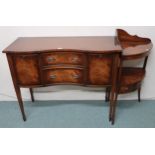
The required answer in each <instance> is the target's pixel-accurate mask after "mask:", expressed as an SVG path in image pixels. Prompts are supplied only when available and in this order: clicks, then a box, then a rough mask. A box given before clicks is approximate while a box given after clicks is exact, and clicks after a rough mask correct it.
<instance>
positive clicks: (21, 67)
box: [14, 54, 40, 85]
mask: <svg viewBox="0 0 155 155" xmlns="http://www.w3.org/2000/svg"><path fill="white" fill-rule="evenodd" d="M14 64H15V70H16V74H17V79H18V84H19V85H38V84H40V77H39V63H38V55H37V54H28V55H16V56H14Z"/></svg>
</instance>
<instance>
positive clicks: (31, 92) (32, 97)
mask: <svg viewBox="0 0 155 155" xmlns="http://www.w3.org/2000/svg"><path fill="white" fill-rule="evenodd" d="M29 90H30V95H31V101H32V102H34V101H35V100H34V95H33V89H32V88H30V89H29Z"/></svg>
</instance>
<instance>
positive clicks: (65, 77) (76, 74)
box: [43, 68, 83, 84]
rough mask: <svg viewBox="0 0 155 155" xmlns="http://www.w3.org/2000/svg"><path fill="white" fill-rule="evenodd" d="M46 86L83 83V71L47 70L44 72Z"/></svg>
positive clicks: (66, 69)
mask: <svg viewBox="0 0 155 155" xmlns="http://www.w3.org/2000/svg"><path fill="white" fill-rule="evenodd" d="M43 75H44V84H56V83H81V84H82V83H83V70H82V69H68V68H58V69H46V70H43Z"/></svg>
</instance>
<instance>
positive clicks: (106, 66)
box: [88, 54, 113, 85]
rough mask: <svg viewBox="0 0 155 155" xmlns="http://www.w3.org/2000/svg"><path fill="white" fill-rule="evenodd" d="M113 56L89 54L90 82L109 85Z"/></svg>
mask: <svg viewBox="0 0 155 155" xmlns="http://www.w3.org/2000/svg"><path fill="white" fill-rule="evenodd" d="M112 60H113V57H112V56H104V55H100V54H99V55H98V54H96V55H89V67H88V68H89V71H88V72H89V74H88V78H89V82H90V84H93V85H109V84H110V83H111V68H112Z"/></svg>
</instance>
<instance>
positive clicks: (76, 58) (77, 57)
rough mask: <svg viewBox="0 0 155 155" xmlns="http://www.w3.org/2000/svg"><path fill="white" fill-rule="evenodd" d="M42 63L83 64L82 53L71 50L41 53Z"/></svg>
mask: <svg viewBox="0 0 155 155" xmlns="http://www.w3.org/2000/svg"><path fill="white" fill-rule="evenodd" d="M41 58H42V65H44V66H47V65H57V64H72V65H83V64H84V54H82V53H73V52H52V53H46V54H45V53H44V54H42V55H41Z"/></svg>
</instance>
